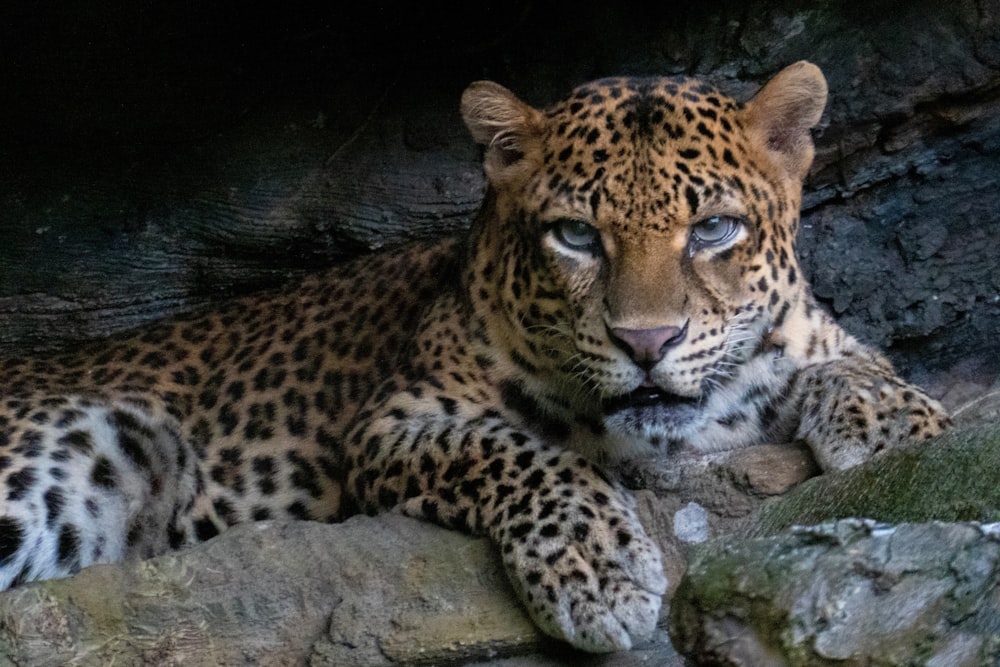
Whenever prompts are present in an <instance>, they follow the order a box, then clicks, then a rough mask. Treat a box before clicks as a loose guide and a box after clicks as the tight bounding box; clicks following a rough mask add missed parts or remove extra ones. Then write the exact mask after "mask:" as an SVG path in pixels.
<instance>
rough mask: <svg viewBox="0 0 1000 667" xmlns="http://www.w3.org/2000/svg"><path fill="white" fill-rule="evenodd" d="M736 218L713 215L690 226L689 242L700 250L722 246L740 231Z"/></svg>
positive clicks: (739, 224)
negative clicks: (700, 248)
mask: <svg viewBox="0 0 1000 667" xmlns="http://www.w3.org/2000/svg"><path fill="white" fill-rule="evenodd" d="M741 224H742V223H741V222H740V220H739V219H738V218H734V217H732V216H728V215H713V216H712V217H711V218H705V219H704V220H702V221H701V222H697V223H695V224H694V225H692V226H691V241H692V242H693V243H694V244H695V245H697V246H699V247H702V248H707V247H710V246H717V245H722V244H723V243H725V242H726V241H729V240H731V239H732V238H733V237H734V236H736V233H737V232H739V231H740V226H741Z"/></svg>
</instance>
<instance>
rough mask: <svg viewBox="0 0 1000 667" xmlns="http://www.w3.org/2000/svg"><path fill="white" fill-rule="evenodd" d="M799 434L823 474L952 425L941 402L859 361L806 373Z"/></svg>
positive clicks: (804, 373) (808, 370) (925, 436)
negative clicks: (825, 471) (823, 471)
mask: <svg viewBox="0 0 1000 667" xmlns="http://www.w3.org/2000/svg"><path fill="white" fill-rule="evenodd" d="M799 381H800V383H801V385H802V387H801V389H802V392H803V393H802V399H803V400H802V417H801V422H800V425H799V430H798V434H797V436H798V437H799V438H800V439H802V440H804V441H805V442H806V443H807V444H808V445H809V446H810V448H811V449H812V451H813V454H814V455H815V457H816V460H817V463H819V465H820V467H822V468H823V469H824V470H843V469H845V468H851V467H853V466H856V465H858V464H860V463H863V462H865V461H867V460H868V459H870V458H871V457H872V456H875V455H876V454H878V453H880V452H882V451H885V450H889V449H894V448H896V447H900V446H903V445H906V444H909V443H914V442H919V441H921V440H926V439H927V438H930V437H932V436H935V435H938V434H939V433H941V432H942V431H943V430H944V429H945V427H946V426H947V425H948V424H949V423H950V420H949V417H948V413H947V412H946V411H945V409H944V408H943V407H942V406H941V404H940V403H938V402H937V401H935V400H934V399H932V398H930V397H929V396H927V395H926V394H925V393H923V392H922V391H921V390H920V389H918V388H917V387H914V386H913V385H910V384H907V383H906V382H904V381H903V380H901V379H899V378H898V377H896V376H895V375H894V374H892V373H891V368H890V369H889V372H886V371H885V370H884V369H883V368H882V367H880V366H878V367H876V366H875V365H874V364H871V368H869V367H867V366H865V365H863V364H862V363H861V362H860V361H859V360H856V359H851V360H842V361H838V362H831V363H827V364H818V365H816V366H813V367H811V368H808V369H806V370H805V371H803V373H802V374H801V376H800V378H799Z"/></svg>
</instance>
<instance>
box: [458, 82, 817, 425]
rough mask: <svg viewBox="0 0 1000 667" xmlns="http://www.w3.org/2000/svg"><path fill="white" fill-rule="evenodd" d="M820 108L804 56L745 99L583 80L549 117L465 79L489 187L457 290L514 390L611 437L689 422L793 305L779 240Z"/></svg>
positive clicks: (795, 289) (787, 242)
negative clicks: (472, 269)
mask: <svg viewBox="0 0 1000 667" xmlns="http://www.w3.org/2000/svg"><path fill="white" fill-rule="evenodd" d="M825 101H826V85H825V82H824V80H823V78H822V75H821V74H820V73H819V71H818V69H816V68H815V67H814V66H812V65H809V64H807V63H800V64H798V65H795V66H792V67H790V68H788V69H786V70H785V71H784V72H782V73H781V74H780V75H779V76H778V77H776V78H775V79H773V80H772V81H771V82H770V83H769V84H768V85H767V86H766V87H765V88H764V89H763V90H762V91H761V92H760V93H759V94H758V95H757V96H756V97H755V98H754V99H752V100H751V101H750V102H748V103H746V104H745V105H743V104H739V103H737V102H735V101H733V100H731V99H729V98H727V97H726V96H724V95H722V94H721V93H719V92H718V91H717V90H715V89H714V88H712V87H710V86H707V85H705V84H703V83H700V82H697V81H691V80H684V79H669V78H654V79H630V78H617V79H605V80H601V81H597V82H594V83H591V84H587V85H585V86H583V87H581V88H578V89H577V90H576V91H574V92H573V93H572V95H571V96H570V97H569V98H567V99H565V100H564V101H562V102H559V103H558V104H556V105H555V106H553V107H551V108H550V109H548V110H546V111H538V110H535V109H533V108H531V107H529V106H528V105H526V104H524V103H522V102H520V101H519V100H517V99H516V98H515V97H514V96H513V95H512V94H510V93H509V92H507V91H506V90H504V89H502V88H501V87H499V86H497V85H496V84H490V83H481V84H477V85H474V86H473V87H471V88H470V89H469V91H467V93H466V95H465V98H464V100H463V105H464V106H463V110H464V114H465V118H466V122H467V124H468V125H469V127H470V129H471V130H472V132H473V134H474V135H475V136H476V138H477V139H478V140H479V141H480V142H481V143H483V144H485V145H487V146H488V148H487V153H486V172H487V176H488V179H489V182H490V191H491V193H490V195H488V205H487V207H486V209H485V211H486V212H485V213H484V220H482V221H481V225H480V226H481V228H482V231H481V232H480V236H479V239H478V246H477V248H478V252H479V256H478V257H477V263H476V270H477V272H478V273H477V274H475V275H474V276H472V277H471V280H472V281H473V282H474V283H475V284H477V285H478V289H473V290H471V293H472V295H473V298H474V300H476V299H478V301H477V304H478V309H479V311H480V312H482V313H483V320H484V322H486V323H487V324H486V329H487V331H488V334H487V336H488V338H489V340H490V342H491V343H492V344H493V346H494V347H496V348H499V349H501V350H503V351H505V353H506V355H505V356H506V358H507V360H508V361H509V363H510V367H511V368H512V369H513V370H512V373H513V374H514V375H516V376H517V378H518V382H519V383H520V384H522V385H523V386H524V388H525V390H526V391H527V392H528V393H530V394H532V395H533V396H535V397H536V398H537V399H538V400H540V401H542V402H548V403H550V404H553V405H576V406H580V405H583V406H586V408H585V411H586V412H590V413H599V414H601V415H602V422H603V426H604V428H606V429H608V430H609V431H610V432H613V433H615V432H616V433H621V434H625V435H629V434H632V435H641V436H643V437H646V438H654V439H655V438H668V439H682V438H686V437H689V436H691V435H692V434H695V433H697V432H698V431H699V430H701V429H703V427H704V426H705V424H706V422H707V421H708V420H709V419H712V418H713V417H714V415H712V408H711V406H712V404H713V400H712V397H713V395H714V394H716V393H717V392H720V391H724V390H725V389H726V387H727V385H728V384H729V380H730V378H731V377H732V376H733V375H734V369H736V368H738V367H740V366H741V365H743V364H745V363H746V362H747V361H748V360H750V359H751V358H752V357H754V356H755V355H757V354H759V352H760V350H761V348H762V347H765V346H767V345H768V341H769V339H770V336H771V334H772V333H773V331H774V330H775V329H780V328H781V327H782V325H783V324H784V322H785V320H786V318H787V316H788V314H789V312H790V311H792V310H793V309H794V308H796V306H798V305H799V304H800V302H801V301H802V300H803V294H804V293H805V289H806V288H805V284H804V281H803V280H802V279H801V272H800V270H799V266H798V263H797V260H796V257H795V248H794V239H795V234H796V231H797V227H798V211H799V205H800V200H801V182H802V178H803V177H804V176H805V173H806V171H807V170H808V167H809V165H810V163H811V160H812V154H813V147H812V142H811V138H810V136H809V129H810V128H811V127H813V126H814V125H815V124H816V123H817V122H818V120H819V117H820V114H821V113H822V109H823V107H824V105H825ZM501 356H504V355H503V354H501Z"/></svg>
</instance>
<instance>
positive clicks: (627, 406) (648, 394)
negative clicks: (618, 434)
mask: <svg viewBox="0 0 1000 667" xmlns="http://www.w3.org/2000/svg"><path fill="white" fill-rule="evenodd" d="M701 401H702V398H701V397H690V396H679V395H677V394H672V393H670V392H668V391H664V390H662V389H660V388H659V387H639V388H638V389H635V390H634V391H630V392H629V393H627V394H622V395H621V396H616V397H614V398H611V399H605V401H604V406H603V407H604V414H605V415H613V414H615V413H616V412H622V411H623V410H644V409H649V408H652V409H654V410H665V411H672V410H675V409H679V410H684V409H685V408H696V407H697V406H698V404H699V403H700V402H701Z"/></svg>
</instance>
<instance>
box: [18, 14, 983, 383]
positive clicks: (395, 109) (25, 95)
mask: <svg viewBox="0 0 1000 667" xmlns="http://www.w3.org/2000/svg"><path fill="white" fill-rule="evenodd" d="M338 4H342V3H332V2H331V3H322V4H320V3H310V4H304V5H301V4H296V3H280V4H279V3H274V2H264V3H232V2H225V3H206V2H153V1H150V0H144V1H139V2H131V3H125V2H122V3H117V4H114V3H109V2H97V1H91V2H81V1H69V2H60V3H29V2H24V1H21V0H18V1H17V2H14V3H6V4H5V6H4V8H3V9H0V86H2V88H0V100H2V101H0V132H2V134H0V353H11V352H23V351H26V350H34V349H41V348H48V347H53V346H59V345H65V344H67V343H72V342H74V341H77V340H80V339H84V338H92V337H95V336H100V335H104V334H107V333H108V332H111V331H116V330H119V329H122V328H127V327H130V326H134V325H137V324H139V323H141V322H144V321H148V320H150V319H154V318H157V317H162V316H164V315H167V314H169V313H172V312H177V311H178V310H185V309H190V308H194V307H199V306H202V305H204V304H206V303H209V302H211V301H213V300H217V299H220V298H225V297H228V296H231V295H234V294H239V293H243V292H246V291H250V290H255V289H260V288H264V287H268V286H273V285H278V284H281V283H283V282H286V281H288V280H292V279H294V278H295V277H296V276H297V275H300V274H301V273H303V272H305V271H310V270H316V269H318V268H320V267H323V266H327V265H330V264H331V263H333V262H336V261H339V260H342V259H343V258H345V257H349V256H352V255H355V254H357V253H359V252H365V251H368V250H371V249H375V248H379V247H383V246H391V245H393V244H395V243H399V242H402V241H405V240H407V239H411V238H416V237H422V236H428V235H433V234H439V233H447V232H452V231H455V230H459V229H462V228H464V227H465V226H466V225H467V224H468V221H469V220H470V218H471V216H472V215H473V213H474V211H475V209H476V207H477V205H478V199H479V196H480V194H481V189H482V179H481V175H480V169H479V165H478V153H477V150H476V149H475V147H474V146H473V145H472V143H471V141H470V140H469V139H468V137H467V135H466V133H465V130H464V128H463V127H462V124H461V120H460V118H459V115H458V110H457V107H458V99H459V96H460V95H461V91H462V89H463V88H464V87H465V85H467V84H468V83H469V82H470V81H472V80H475V79H481V78H490V79H493V80H496V81H499V82H500V83H502V84H504V85H506V86H507V87H509V88H511V89H512V90H514V91H515V92H517V93H518V94H519V95H521V96H522V98H523V99H525V100H526V101H528V102H531V103H533V104H536V105H544V104H547V103H549V102H551V101H554V100H555V99H557V98H558V97H560V96H561V95H563V94H565V93H566V92H567V91H568V90H569V89H570V88H571V87H573V86H575V85H577V84H579V83H582V82H583V81H586V80H588V79H592V78H596V77H600V76H607V75H614V74H693V75H697V76H701V77H705V78H708V79H709V80H710V81H712V82H713V83H715V84H717V85H719V86H720V87H721V88H723V90H725V91H726V92H728V93H729V94H731V95H733V96H736V97H739V98H746V97H748V96H749V95H751V94H752V93H753V92H754V91H755V90H756V89H757V88H758V86H759V85H760V84H761V83H763V82H764V81H765V80H766V79H767V78H769V77H770V76H771V75H773V74H774V73H775V72H777V71H778V70H779V69H781V67H783V66H785V65H787V64H790V63H791V62H794V61H796V60H799V59H808V60H811V61H813V62H815V63H816V64H818V65H819V66H820V67H821V68H822V69H823V71H824V72H825V73H826V76H827V78H828V81H829V84H830V91H831V101H830V103H829V105H828V107H827V112H826V113H825V114H824V118H823V121H822V123H821V127H820V128H819V130H818V131H817V133H816V138H817V148H818V150H817V159H816V163H815V166H814V168H813V171H812V174H811V176H810V179H809V182H808V183H807V188H806V203H805V211H804V217H803V223H804V226H803V230H802V233H801V235H800V253H801V255H802V259H803V264H804V267H805V269H806V271H807V273H808V274H809V275H810V276H811V280H812V281H813V284H814V287H815V291H816V292H817V294H818V295H819V297H820V298H821V299H822V300H823V301H824V302H825V303H826V304H827V305H828V306H829V307H830V308H831V309H832V310H833V311H834V312H835V313H836V314H837V316H838V317H839V318H840V319H841V321H842V323H843V324H844V325H845V326H846V327H847V328H848V329H849V330H850V331H852V332H853V333H855V334H857V335H859V336H860V337H862V338H864V339H865V340H867V341H869V342H872V343H874V344H876V345H878V346H880V347H883V348H886V349H888V350H889V352H890V354H891V355H892V357H893V359H894V360H895V361H896V363H897V364H898V365H900V366H901V367H902V370H903V371H904V373H906V374H908V375H910V376H911V377H914V378H915V379H917V380H918V381H921V382H930V383H931V384H932V385H933V384H934V383H935V382H936V381H937V379H940V378H941V377H943V376H945V375H949V374H950V375H952V376H953V375H955V374H956V373H957V374H962V375H967V376H970V377H975V376H979V375H984V374H990V373H993V374H995V373H997V372H1000V240H998V234H1000V2H998V1H997V0H982V1H980V2H973V1H962V0H960V1H958V2H949V3H939V2H930V1H924V2H886V1H870V2H864V3H858V2H848V1H846V0H845V1H843V2H832V1H827V2H809V3H807V2H753V1H751V2H745V1H744V2H735V1H723V0H708V1H706V2H698V3H684V2H662V3H660V4H659V5H657V6H656V7H655V8H650V7H648V6H647V5H646V3H641V4H640V3H635V4H632V3H617V4H614V5H611V4H610V3H609V4H608V5H604V4H600V3H595V2H585V1H581V2H574V3H564V2H556V3H543V2H517V3H504V4H498V3H439V4H428V3H405V4H404V3H399V4H398V5H391V4H381V5H380V4H369V5H366V6H365V8H354V9H350V10H346V9H344V8H343V7H341V6H335V5H338Z"/></svg>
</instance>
